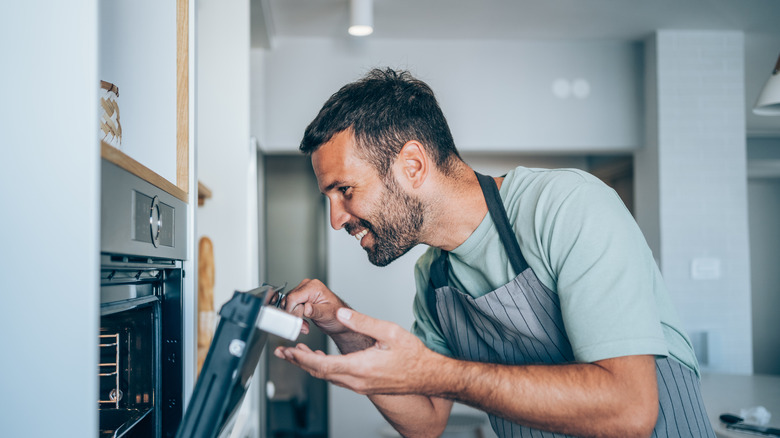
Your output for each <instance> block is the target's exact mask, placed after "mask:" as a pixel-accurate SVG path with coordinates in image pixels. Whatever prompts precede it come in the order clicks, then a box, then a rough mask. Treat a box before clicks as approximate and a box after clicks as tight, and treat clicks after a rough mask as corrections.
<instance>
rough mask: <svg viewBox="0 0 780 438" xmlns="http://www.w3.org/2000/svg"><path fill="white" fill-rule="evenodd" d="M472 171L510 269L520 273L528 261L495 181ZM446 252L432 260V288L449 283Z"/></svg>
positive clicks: (526, 267) (516, 273) (526, 266)
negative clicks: (510, 266) (507, 258)
mask: <svg viewBox="0 0 780 438" xmlns="http://www.w3.org/2000/svg"><path fill="white" fill-rule="evenodd" d="M474 173H475V174H476V175H477V180H478V181H479V186H480V187H481V188H482V194H483V195H484V196H485V202H486V203H487V207H488V212H489V213H490V218H491V219H492V220H493V223H494V224H495V225H496V230H497V231H498V237H499V238H500V239H501V243H502V245H503V246H504V250H506V252H507V255H508V256H509V262H510V263H511V264H512V269H514V270H515V275H520V273H521V272H523V271H525V270H526V269H528V263H527V262H526V261H525V257H523V253H522V252H521V251H520V245H519V244H518V243H517V237H516V236H515V232H514V230H513V229H512V226H511V225H510V224H509V218H508V217H507V215H506V209H504V202H503V201H502V200H501V195H500V194H499V192H498V186H496V181H495V180H494V179H493V178H492V177H489V176H485V175H482V174H480V173H477V172H474ZM448 254H449V253H448V252H447V251H444V250H442V252H441V255H440V256H439V258H438V259H436V260H434V261H433V264H432V265H431V272H430V281H431V286H432V287H433V289H434V290H435V289H438V288H440V287H444V286H446V285H447V284H448V283H449V272H448V271H449V261H448V260H447V256H448Z"/></svg>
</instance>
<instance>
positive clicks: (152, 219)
mask: <svg viewBox="0 0 780 438" xmlns="http://www.w3.org/2000/svg"><path fill="white" fill-rule="evenodd" d="M162 226H163V223H162V215H161V214H160V199H159V198H158V197H157V196H155V197H154V198H152V208H150V209H149V232H150V233H151V234H152V244H153V245H154V246H155V248H156V247H157V246H158V245H159V244H160V230H161V229H162Z"/></svg>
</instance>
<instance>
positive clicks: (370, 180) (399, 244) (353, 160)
mask: <svg viewBox="0 0 780 438" xmlns="http://www.w3.org/2000/svg"><path fill="white" fill-rule="evenodd" d="M312 166H313V167H314V173H315V174H316V176H317V182H318V184H319V187H320V191H321V192H322V193H323V194H325V195H326V196H327V197H328V199H329V201H330V221H331V226H332V227H333V228H334V229H336V230H338V229H341V228H344V229H345V230H346V231H347V232H348V233H349V234H350V235H352V236H355V237H356V239H358V241H359V242H360V246H361V247H363V249H364V250H366V252H367V253H368V259H369V261H370V262H371V263H373V264H374V265H377V266H386V265H388V264H389V263H390V262H392V261H393V260H395V259H397V258H398V257H400V256H402V255H404V254H406V252H407V251H409V250H410V249H412V248H413V247H414V246H415V245H417V244H418V243H419V242H420V239H419V237H420V236H419V232H420V228H421V227H422V223H423V205H422V203H421V202H420V201H419V200H418V199H415V198H413V197H412V196H410V195H409V194H408V193H406V192H405V191H404V190H403V188H402V187H401V186H400V185H399V184H398V183H397V181H396V179H395V177H394V176H393V175H392V172H391V175H390V176H389V177H388V181H384V180H383V179H382V178H380V177H379V175H378V173H377V171H376V169H374V167H373V166H372V165H371V164H369V163H368V162H366V161H364V160H363V159H361V158H360V157H359V156H358V155H357V151H356V149H355V141H354V139H353V137H352V133H351V131H343V132H340V133H339V134H336V135H335V136H333V138H332V139H331V140H330V141H329V142H327V143H325V144H324V145H322V146H321V147H320V148H319V149H317V150H316V151H315V152H314V153H313V154H312Z"/></svg>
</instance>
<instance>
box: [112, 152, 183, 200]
mask: <svg viewBox="0 0 780 438" xmlns="http://www.w3.org/2000/svg"><path fill="white" fill-rule="evenodd" d="M100 156H101V157H103V159H105V160H107V161H109V162H111V163H114V164H116V165H117V166H119V167H121V168H122V169H125V170H126V171H128V172H130V173H132V174H133V175H135V176H137V177H139V178H141V179H143V180H145V181H146V182H148V183H149V184H152V185H153V186H155V187H157V188H159V189H162V190H165V191H166V192H168V193H170V194H171V195H173V196H175V197H176V198H178V199H180V200H182V201H184V202H188V199H187V192H186V191H184V190H182V189H181V188H179V187H177V186H176V185H174V184H173V183H172V182H170V181H168V180H167V179H165V178H163V177H161V176H160V175H158V174H157V173H156V172H154V171H153V170H151V169H149V168H148V167H146V166H144V165H143V164H141V163H139V162H138V161H136V160H134V159H132V158H131V157H130V156H128V155H126V154H125V153H124V152H122V151H120V150H119V149H117V148H115V147H113V146H111V145H109V144H108V143H106V142H104V141H101V142H100Z"/></svg>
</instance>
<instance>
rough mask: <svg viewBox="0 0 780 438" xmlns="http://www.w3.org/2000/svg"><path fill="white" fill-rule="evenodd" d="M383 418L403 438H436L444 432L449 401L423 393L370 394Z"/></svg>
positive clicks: (448, 412) (450, 406)
mask: <svg viewBox="0 0 780 438" xmlns="http://www.w3.org/2000/svg"><path fill="white" fill-rule="evenodd" d="M369 399H370V400H371V402H372V403H374V405H375V406H376V408H377V409H378V410H379V412H380V413H381V414H382V416H383V417H385V419H386V420H387V421H388V422H389V423H390V424H391V425H393V427H394V428H395V429H396V430H397V431H398V432H399V433H400V434H401V435H403V436H404V437H407V438H411V437H438V436H441V434H442V433H443V432H444V428H445V427H446V425H447V418H448V417H449V414H450V410H451V408H452V401H450V400H446V399H441V398H438V397H428V396H424V395H371V396H369Z"/></svg>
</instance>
